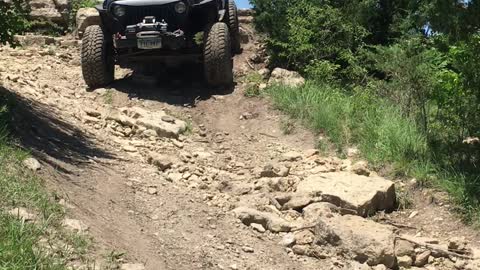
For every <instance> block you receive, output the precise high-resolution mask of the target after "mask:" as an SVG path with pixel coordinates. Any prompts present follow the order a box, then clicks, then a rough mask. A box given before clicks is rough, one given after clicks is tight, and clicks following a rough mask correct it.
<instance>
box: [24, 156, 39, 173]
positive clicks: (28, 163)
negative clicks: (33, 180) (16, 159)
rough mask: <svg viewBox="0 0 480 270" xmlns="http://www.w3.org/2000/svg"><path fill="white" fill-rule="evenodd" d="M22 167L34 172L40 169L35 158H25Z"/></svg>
mask: <svg viewBox="0 0 480 270" xmlns="http://www.w3.org/2000/svg"><path fill="white" fill-rule="evenodd" d="M23 165H24V166H25V167H26V168H28V169H30V170H32V171H34V172H36V171H39V170H40V169H42V165H41V164H40V162H38V160H36V159H35V158H27V159H25V160H24V161H23Z"/></svg>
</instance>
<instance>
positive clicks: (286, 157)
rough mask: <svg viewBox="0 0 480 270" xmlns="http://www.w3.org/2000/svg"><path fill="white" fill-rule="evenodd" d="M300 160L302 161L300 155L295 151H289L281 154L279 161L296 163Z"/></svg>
mask: <svg viewBox="0 0 480 270" xmlns="http://www.w3.org/2000/svg"><path fill="white" fill-rule="evenodd" d="M300 159H302V154H300V153H298V152H295V151H291V152H287V153H285V154H283V155H282V157H281V159H280V161H297V160H300Z"/></svg>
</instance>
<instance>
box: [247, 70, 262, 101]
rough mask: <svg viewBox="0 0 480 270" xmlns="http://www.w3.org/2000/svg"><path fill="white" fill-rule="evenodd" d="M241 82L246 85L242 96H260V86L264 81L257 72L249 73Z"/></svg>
mask: <svg viewBox="0 0 480 270" xmlns="http://www.w3.org/2000/svg"><path fill="white" fill-rule="evenodd" d="M242 82H244V83H246V85H247V86H246V88H245V92H244V95H245V96H246V97H257V96H260V94H261V89H260V84H261V83H263V82H265V79H264V78H263V77H262V75H260V74H259V73H258V72H250V73H248V74H247V75H245V77H243V78H242Z"/></svg>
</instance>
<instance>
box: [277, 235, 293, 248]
mask: <svg viewBox="0 0 480 270" xmlns="http://www.w3.org/2000/svg"><path fill="white" fill-rule="evenodd" d="M294 244H295V235H293V233H287V234H285V235H284V236H283V237H282V241H280V245H282V246H284V247H291V246H293V245H294Z"/></svg>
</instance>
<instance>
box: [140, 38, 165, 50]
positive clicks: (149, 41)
mask: <svg viewBox="0 0 480 270" xmlns="http://www.w3.org/2000/svg"><path fill="white" fill-rule="evenodd" d="M137 45H138V48H139V49H143V50H149V49H160V48H162V39H161V38H159V37H155V38H139V39H137Z"/></svg>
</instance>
